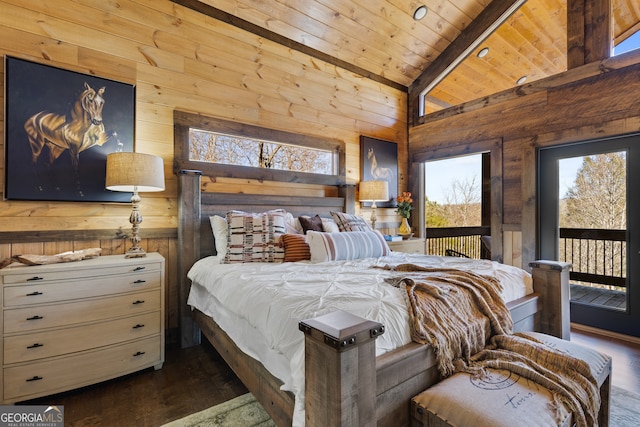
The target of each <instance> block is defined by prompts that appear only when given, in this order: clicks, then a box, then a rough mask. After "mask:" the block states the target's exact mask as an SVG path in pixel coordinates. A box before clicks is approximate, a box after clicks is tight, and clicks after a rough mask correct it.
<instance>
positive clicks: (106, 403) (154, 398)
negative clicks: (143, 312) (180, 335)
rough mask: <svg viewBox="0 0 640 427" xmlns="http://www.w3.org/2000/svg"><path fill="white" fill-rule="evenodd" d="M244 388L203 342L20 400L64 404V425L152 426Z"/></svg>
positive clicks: (37, 403) (207, 404)
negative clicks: (117, 373) (136, 368)
mask: <svg viewBox="0 0 640 427" xmlns="http://www.w3.org/2000/svg"><path fill="white" fill-rule="evenodd" d="M246 392H247V389H246V388H245V387H244V385H243V384H242V383H241V382H240V380H239V379H238V378H237V377H236V376H235V374H234V373H233V371H232V370H231V368H229V367H228V366H227V365H226V363H225V362H224V360H223V359H222V357H220V355H218V353H217V352H216V351H215V350H214V349H213V348H212V347H211V345H210V344H209V343H208V342H206V343H203V344H202V345H200V346H196V347H192V348H187V349H183V350H181V349H180V348H178V346H177V345H172V346H169V347H167V349H166V352H165V363H164V366H163V367H162V369H160V370H157V371H154V370H153V369H148V370H144V371H140V372H138V373H134V374H131V375H127V376H125V377H122V378H118V379H114V380H110V381H106V382H104V383H101V384H97V385H93V386H89V387H85V388H82V389H78V390H74V391H70V392H66V393H62V394H58V395H55V396H49V397H46V398H40V399H35V400H31V401H28V402H22V403H24V404H33V405H54V404H55V405H64V418H65V426H66V427H79V426H105V427H111V426H114V427H116V426H117V427H128V426H132V427H133V426H136V427H156V426H160V425H162V424H164V423H167V422H169V421H173V420H176V419H178V418H182V417H184V416H186V415H189V414H193V413H195V412H198V411H201V410H203V409H206V408H209V407H211V406H214V405H217V404H218V403H222V402H225V401H227V400H230V399H233V398H234V397H236V396H239V395H241V394H244V393H246Z"/></svg>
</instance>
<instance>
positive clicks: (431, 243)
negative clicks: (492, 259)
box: [426, 226, 491, 259]
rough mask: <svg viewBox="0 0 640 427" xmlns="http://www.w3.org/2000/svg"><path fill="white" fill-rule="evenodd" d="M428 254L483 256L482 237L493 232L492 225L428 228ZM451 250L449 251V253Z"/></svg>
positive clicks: (484, 255)
mask: <svg viewBox="0 0 640 427" xmlns="http://www.w3.org/2000/svg"><path fill="white" fill-rule="evenodd" d="M426 233H427V243H426V247H427V254H429V255H439V256H444V255H447V254H451V255H456V254H461V255H465V256H468V257H469V258H478V259H480V258H483V257H486V254H485V253H483V250H482V244H481V242H480V237H481V236H484V235H490V234H491V227H489V226H487V227H438V228H427V230H426ZM447 252H449V253H447Z"/></svg>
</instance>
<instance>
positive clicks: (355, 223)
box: [331, 212, 372, 231]
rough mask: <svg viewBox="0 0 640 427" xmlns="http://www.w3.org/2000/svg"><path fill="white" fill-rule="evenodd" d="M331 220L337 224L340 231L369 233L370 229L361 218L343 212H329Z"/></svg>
mask: <svg viewBox="0 0 640 427" xmlns="http://www.w3.org/2000/svg"><path fill="white" fill-rule="evenodd" d="M331 216H332V217H333V220H334V221H335V222H336V224H338V228H339V229H340V231H371V230H372V229H371V227H370V226H369V224H367V221H365V220H364V218H362V217H361V216H358V215H351V214H346V213H343V212H331Z"/></svg>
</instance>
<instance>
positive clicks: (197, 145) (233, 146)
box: [189, 130, 333, 174]
mask: <svg viewBox="0 0 640 427" xmlns="http://www.w3.org/2000/svg"><path fill="white" fill-rule="evenodd" d="M189 138H190V145H189V149H190V153H189V155H190V157H189V158H190V159H191V160H196V161H202V162H212V163H222V164H228V165H241V166H252V167H257V168H265V169H281V170H290V171H298V172H311V173H323V174H332V173H333V161H332V159H333V157H332V153H329V152H326V151H322V150H316V149H310V148H306V147H302V146H294V145H288V144H281V143H278V142H270V141H261V140H257V139H249V138H241V137H237V136H232V135H224V134H217V133H215V132H208V131H201V130H191V131H190V133H189Z"/></svg>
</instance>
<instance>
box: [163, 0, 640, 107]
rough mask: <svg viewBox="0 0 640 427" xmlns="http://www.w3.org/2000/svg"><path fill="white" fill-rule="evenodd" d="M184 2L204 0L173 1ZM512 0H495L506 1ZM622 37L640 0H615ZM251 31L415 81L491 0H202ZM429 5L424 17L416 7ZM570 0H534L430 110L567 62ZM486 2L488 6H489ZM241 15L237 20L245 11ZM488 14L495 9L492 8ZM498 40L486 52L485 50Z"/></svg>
mask: <svg viewBox="0 0 640 427" xmlns="http://www.w3.org/2000/svg"><path fill="white" fill-rule="evenodd" d="M174 1H176V2H177V3H183V4H185V3H190V4H191V6H192V7H193V3H197V2H195V1H190V0H174ZM500 1H504V0H494V3H495V2H500ZM612 2H613V14H612V16H613V19H614V23H613V32H614V34H613V37H614V42H613V44H614V45H617V44H618V43H620V42H621V41H623V40H625V39H626V38H627V37H629V36H630V35H631V34H633V33H634V32H636V31H638V30H640V2H639V1H638V0H612ZM199 3H201V4H204V5H206V6H207V8H208V9H209V11H211V10H214V11H215V12H216V13H220V14H221V15H218V16H226V20H227V21H228V22H230V23H233V24H236V25H239V26H243V27H244V28H248V29H249V30H252V29H253V30H256V29H257V30H258V32H260V31H262V30H264V32H263V33H262V34H263V35H265V36H269V35H276V36H279V37H282V38H283V39H286V40H290V41H291V42H292V46H293V47H294V48H301V47H302V48H308V49H309V51H310V52H312V54H313V52H316V53H318V54H321V55H322V58H323V59H327V58H329V60H335V63H336V64H338V65H344V64H349V65H350V68H351V70H352V71H355V72H358V73H360V74H363V75H366V76H367V77H370V78H374V79H377V80H378V81H381V82H383V83H385V84H389V85H393V86H397V87H399V88H407V87H409V86H410V85H411V84H412V83H413V82H414V81H415V80H416V79H417V78H418V77H419V76H421V74H423V72H424V71H425V70H426V69H427V68H428V67H429V66H430V65H431V64H432V63H433V62H434V60H436V58H438V56H439V55H441V54H442V53H443V52H444V51H445V49H447V47H448V46H449V45H451V44H452V43H456V39H458V37H459V36H461V35H462V34H464V32H465V30H466V29H468V28H469V27H470V25H471V26H472V25H473V24H472V23H473V21H474V20H477V19H481V18H483V15H482V14H483V11H485V9H487V11H488V10H489V9H491V7H492V6H495V4H494V5H492V4H491V3H492V2H491V0H419V1H416V0H269V1H264V0H199ZM422 4H424V5H426V6H427V9H428V13H427V14H426V16H425V17H424V18H423V19H421V20H414V19H413V16H412V15H413V12H414V11H415V10H416V8H417V7H418V6H420V5H422ZM566 4H567V1H566V0H527V1H525V2H524V4H523V5H522V6H521V7H520V8H518V9H517V10H516V11H515V12H514V13H512V14H511V15H510V16H509V17H508V18H506V20H505V21H504V23H502V24H501V25H500V26H498V28H497V29H496V30H495V31H493V32H492V33H491V34H490V35H489V36H488V37H487V38H486V39H485V40H484V41H483V42H482V43H480V44H479V45H478V46H477V47H475V48H474V49H473V50H472V51H470V52H469V54H468V55H467V56H466V57H465V59H464V60H463V61H462V62H461V63H460V64H458V65H457V66H456V67H455V68H454V69H453V70H452V71H450V72H448V73H447V74H446V77H445V78H444V79H443V80H442V81H440V82H439V83H438V84H437V85H436V86H435V87H434V88H433V89H432V90H430V91H429V94H428V98H427V100H428V101H429V102H428V105H427V111H434V110H437V109H440V108H443V107H447V106H451V105H457V104H459V103H462V102H465V101H470V100H473V99H477V98H480V97H483V96H486V95H490V94H492V93H496V92H499V91H501V90H504V89H508V88H510V87H513V86H515V85H517V81H518V79H520V78H521V77H526V81H527V82H531V81H534V80H537V79H540V78H543V77H546V76H549V75H552V74H556V73H559V72H562V71H564V70H566V69H567V54H566V52H567V29H566V27H567V5H566ZM487 11H485V14H486V12H487ZM236 18H237V19H236ZM485 18H486V16H485ZM485 47H487V48H489V52H488V54H487V55H485V56H483V57H478V55H477V54H478V52H479V51H480V50H481V49H483V48H485Z"/></svg>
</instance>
